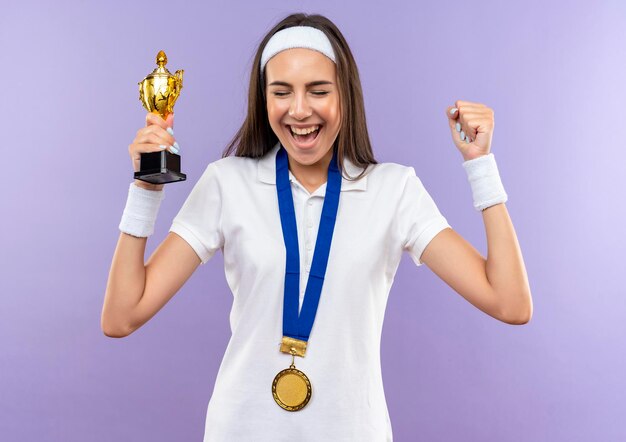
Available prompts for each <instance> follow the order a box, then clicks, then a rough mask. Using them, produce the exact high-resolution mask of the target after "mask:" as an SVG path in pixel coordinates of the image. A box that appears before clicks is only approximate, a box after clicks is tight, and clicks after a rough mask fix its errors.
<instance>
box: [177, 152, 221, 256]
mask: <svg viewBox="0 0 626 442" xmlns="http://www.w3.org/2000/svg"><path fill="white" fill-rule="evenodd" d="M170 232H174V233H176V234H177V235H179V236H181V237H182V238H183V239H184V240H185V241H187V242H188V243H189V245H190V246H191V247H192V248H193V249H194V250H195V252H196V254H197V255H198V257H199V258H200V260H201V261H202V264H205V263H206V262H207V261H208V260H209V259H211V258H212V257H213V255H214V254H215V252H216V251H217V250H218V249H221V248H222V247H223V246H224V235H223V233H222V191H221V186H220V182H219V177H218V171H217V166H216V165H215V163H210V164H209V165H208V166H207V168H206V169H205V171H204V173H203V174H202V176H201V177H200V179H199V180H198V182H197V183H196V184H195V186H194V187H193V189H192V190H191V193H190V194H189V196H188V197H187V199H186V200H185V202H184V203H183V206H182V207H181V209H180V210H179V212H178V214H177V215H176V216H175V217H174V220H173V221H172V226H171V227H170Z"/></svg>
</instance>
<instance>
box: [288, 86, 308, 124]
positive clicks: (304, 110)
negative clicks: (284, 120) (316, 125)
mask: <svg viewBox="0 0 626 442" xmlns="http://www.w3.org/2000/svg"><path fill="white" fill-rule="evenodd" d="M294 97H295V98H294V99H293V100H291V103H290V105H289V116H290V117H293V118H295V119H296V120H304V119H305V118H307V117H310V116H311V114H312V113H313V112H312V109H311V107H310V106H309V103H308V101H307V99H306V95H305V94H299V93H296V94H294Z"/></svg>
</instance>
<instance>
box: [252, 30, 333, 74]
mask: <svg viewBox="0 0 626 442" xmlns="http://www.w3.org/2000/svg"><path fill="white" fill-rule="evenodd" d="M292 48H307V49H313V50H315V51H318V52H321V53H322V54H324V55H325V56H327V57H328V58H330V59H331V60H332V61H333V63H337V61H336V60H335V52H334V51H333V47H332V45H331V44H330V40H329V39H328V37H327V36H326V34H324V32H323V31H321V30H319V29H317V28H314V27H312V26H292V27H290V28H285V29H281V30H280V31H278V32H277V33H275V34H274V35H272V38H270V40H269V41H268V42H267V44H266V45H265V48H264V49H263V54H261V78H263V69H265V65H266V64H267V62H268V61H269V60H270V58H272V57H273V56H274V55H276V54H278V53H279V52H281V51H284V50H285V49H292Z"/></svg>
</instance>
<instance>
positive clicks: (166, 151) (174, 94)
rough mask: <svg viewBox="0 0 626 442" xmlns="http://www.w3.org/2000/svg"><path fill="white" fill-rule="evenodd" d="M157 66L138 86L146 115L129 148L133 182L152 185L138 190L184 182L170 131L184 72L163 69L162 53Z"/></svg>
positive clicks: (174, 142) (159, 54)
mask: <svg viewBox="0 0 626 442" xmlns="http://www.w3.org/2000/svg"><path fill="white" fill-rule="evenodd" d="M156 63H157V65H158V67H157V68H156V69H154V71H152V73H151V74H150V75H148V76H147V77H145V78H144V79H143V80H142V81H140V82H139V83H138V84H139V100H140V101H141V103H142V104H143V106H144V108H146V109H147V110H148V112H149V113H148V115H147V116H146V127H145V128H142V129H140V130H139V131H138V132H137V136H136V137H135V140H134V141H133V144H131V145H130V147H129V151H130V153H131V157H132V158H133V167H134V170H135V174H134V177H135V180H140V181H143V182H144V183H150V184H152V185H150V184H148V185H146V186H141V187H146V188H151V189H155V188H156V189H160V188H162V187H163V186H162V184H165V183H171V182H176V181H184V180H185V179H186V178H187V176H186V175H185V174H184V173H181V172H180V156H179V155H178V149H177V147H178V146H177V143H176V140H175V139H174V137H173V131H172V129H171V127H172V126H173V121H174V114H173V112H174V103H175V102H176V100H177V99H178V97H179V95H180V91H181V89H182V87H183V72H184V71H183V70H178V71H176V73H175V75H172V74H171V73H170V72H169V71H168V70H167V68H166V67H165V65H166V64H167V56H166V55H165V52H163V51H159V53H158V54H157V57H156ZM168 146H169V147H168ZM173 146H175V147H173ZM137 156H139V164H137ZM137 166H138V167H137ZM135 182H137V181H135Z"/></svg>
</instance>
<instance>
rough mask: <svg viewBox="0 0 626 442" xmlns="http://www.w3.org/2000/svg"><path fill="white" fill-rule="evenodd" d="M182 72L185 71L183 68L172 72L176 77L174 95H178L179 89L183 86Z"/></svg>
mask: <svg viewBox="0 0 626 442" xmlns="http://www.w3.org/2000/svg"><path fill="white" fill-rule="evenodd" d="M183 72H185V70H184V69H179V70H177V71H176V72H175V73H174V76H175V77H176V97H178V95H179V94H180V90H181V89H182V88H183Z"/></svg>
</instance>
